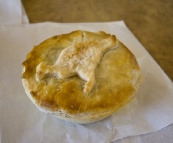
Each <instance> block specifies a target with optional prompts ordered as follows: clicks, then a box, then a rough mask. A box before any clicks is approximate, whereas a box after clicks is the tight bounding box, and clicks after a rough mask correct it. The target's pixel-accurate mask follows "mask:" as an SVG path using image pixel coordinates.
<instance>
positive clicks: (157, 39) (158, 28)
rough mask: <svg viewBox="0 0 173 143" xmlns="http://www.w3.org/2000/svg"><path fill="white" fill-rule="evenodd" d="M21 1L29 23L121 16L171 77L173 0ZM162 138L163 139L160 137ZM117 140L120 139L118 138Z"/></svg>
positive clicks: (157, 135)
mask: <svg viewBox="0 0 173 143" xmlns="http://www.w3.org/2000/svg"><path fill="white" fill-rule="evenodd" d="M22 3H23V5H24V8H25V11H26V13H27V15H28V18H29V22H30V23H38V22H47V21H50V22H61V23H74V22H75V23H77V22H110V21H118V20H124V22H125V23H126V25H127V26H128V28H129V29H130V30H131V31H132V33H133V34H134V35H135V37H136V38H137V39H138V40H139V41H140V42H141V44H142V45H143V46H144V47H145V48H146V50H147V51H148V52H149V53H150V54H151V56H152V57H153V58H154V59H155V61H156V62H157V63H158V64H159V65H160V67H161V68H162V69H163V70H164V72H165V73H166V74H167V75H168V77H169V78H170V79H171V80H172V81H173V1H172V0H164V1H163V0H145V1H139V0H123V1H122V0H106V1H104V0H86V1H78V0H68V1H64V0H51V1H48V0H22ZM172 131H173V125H171V126H169V127H168V128H166V129H163V130H161V131H159V132H156V133H153V134H149V135H145V136H143V138H142V140H143V141H144V142H145V141H147V142H148V141H149V140H150V141H151V142H152V141H154V142H155V141H157V142H159V138H160V139H161V138H162V139H163V138H166V139H169V141H170V142H171V140H172V139H173V137H172V136H171V135H170V134H167V133H168V132H169V133H170V132H172ZM160 135H162V136H160ZM153 137H154V138H155V139H153ZM135 140H139V138H136V139H135ZM162 141H164V139H163V140H160V142H162ZM167 141H168V140H167ZM169 141H168V142H169ZM119 142H122V141H121V140H119V141H117V143H119ZM123 142H125V140H124V141H123ZM160 142H159V143H160Z"/></svg>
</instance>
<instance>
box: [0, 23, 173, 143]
mask: <svg viewBox="0 0 173 143" xmlns="http://www.w3.org/2000/svg"><path fill="white" fill-rule="evenodd" d="M76 29H81V30H89V31H99V30H103V31H106V32H108V33H111V34H115V35H116V36H117V38H118V39H119V40H120V41H122V42H123V43H124V44H125V45H126V46H127V47H128V48H129V49H130V50H131V51H132V52H133V53H134V54H135V56H136V57H137V60H138V62H139V64H140V67H141V69H142V73H143V75H144V80H143V84H142V86H141V87H140V89H139V92H138V94H137V96H136V97H135V99H134V100H133V101H132V102H131V103H129V104H128V105H127V106H126V107H125V108H123V109H121V110H119V111H118V112H116V113H115V114H113V115H112V116H110V117H108V118H106V119H104V120H102V121H99V122H96V123H92V124H87V125H79V124H73V123H69V122H66V121H62V120H59V119H57V118H56V117H54V116H52V115H49V114H45V113H41V112H40V111H39V110H38V109H37V108H36V107H35V106H34V105H33V103H32V102H31V101H30V100H29V98H28V97H27V96H26V94H25V92H24V89H23V87H22V83H21V71H22V66H21V63H22V62H23V61H24V60H25V56H26V54H27V53H28V52H29V51H30V50H31V49H32V47H33V46H34V45H37V44H39V43H40V42H42V41H43V40H45V39H46V38H49V37H51V36H54V35H59V34H62V33H68V32H71V31H73V30H76ZM0 51H1V52H0V67H1V70H0V138H1V142H3V143H13V142H17V143H31V142H32V143H38V142H45V143H47V142H51V143H57V142H61V143H66V142H70V143H81V142H82V143H88V142H90V143H96V142H99V143H107V142H111V141H115V140H117V139H121V138H124V137H127V136H134V135H140V134H145V133H150V132H154V131H157V130H160V129H162V128H164V127H166V126H168V125H169V124H172V123H173V110H172V109H173V104H172V103H173V84H172V82H171V81H170V79H169V78H168V77H167V76H166V75H165V73H164V72H163V71H162V69H161V68H160V67H159V66H158V65H157V63H156V62H155V61H154V60H153V58H152V57H151V56H150V55H149V54H148V52H147V51H146V50H145V49H144V47H143V46H142V45H141V44H140V43H139V41H138V40H137V39H136V38H135V37H134V36H133V34H132V33H131V32H130V31H129V30H128V28H127V27H126V26H125V24H124V22H123V21H120V22H109V23H73V24H60V23H41V24H26V25H21V26H2V25H1V27H0Z"/></svg>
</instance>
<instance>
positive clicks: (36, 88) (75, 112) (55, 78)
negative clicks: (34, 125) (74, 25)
mask: <svg viewBox="0 0 173 143" xmlns="http://www.w3.org/2000/svg"><path fill="white" fill-rule="evenodd" d="M22 65H23V71H22V83H23V86H24V89H25V92H26V94H27V95H28V97H29V98H30V99H31V101H32V102H33V103H34V104H35V105H36V106H37V107H38V108H39V109H40V110H41V111H44V112H46V113H51V114H53V115H55V116H56V117H58V118H60V119H63V120H67V121H70V122H75V123H81V124H85V123H91V122H95V121H98V120H101V119H104V118H105V117H107V116H109V115H111V114H113V113H114V112H116V111H117V110H118V109H120V108H122V107H123V106H124V105H126V104H127V103H128V102H129V101H131V100H132V99H133V98H134V96H135V93H136V91H137V90H138V87H139V85H140V83H141V79H142V76H141V72H140V68H139V65H138V63H137V61H136V58H135V56H134V55H133V54H132V53H131V52H130V51H129V50H128V49H127V47H126V46H124V45H123V44H122V43H121V42H120V41H119V40H118V39H117V38H116V37H115V36H114V35H111V34H106V33H105V32H103V31H100V32H98V33H94V32H88V31H81V30H78V31H73V32H71V33H69V34H62V35H58V36H54V37H52V38H49V39H47V40H45V41H44V42H42V43H41V44H39V45H37V46H35V47H34V48H33V49H32V50H31V51H30V52H29V53H28V54H27V56H26V60H25V61H24V62H23V63H22Z"/></svg>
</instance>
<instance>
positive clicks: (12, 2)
mask: <svg viewBox="0 0 173 143" xmlns="http://www.w3.org/2000/svg"><path fill="white" fill-rule="evenodd" d="M24 23H29V22H28V17H27V15H26V13H25V10H24V8H23V5H22V3H21V1H20V0H0V25H1V24H4V25H9V24H10V25H14V24H24Z"/></svg>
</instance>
